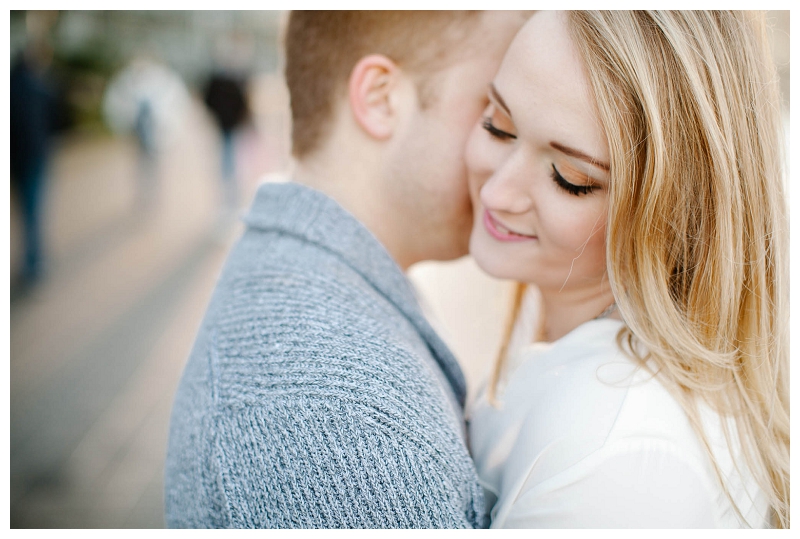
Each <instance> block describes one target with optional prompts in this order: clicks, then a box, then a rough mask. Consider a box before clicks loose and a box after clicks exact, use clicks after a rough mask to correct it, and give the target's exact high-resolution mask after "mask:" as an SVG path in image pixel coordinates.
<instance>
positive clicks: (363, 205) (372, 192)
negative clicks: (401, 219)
mask: <svg viewBox="0 0 800 539" xmlns="http://www.w3.org/2000/svg"><path fill="white" fill-rule="evenodd" d="M293 178H294V181H295V182H297V183H300V184H303V185H306V186H308V187H311V188H313V189H316V190H318V191H320V192H322V193H325V194H326V195H328V196H329V197H331V198H332V199H333V200H335V201H336V202H337V203H338V204H339V205H340V206H342V207H343V208H344V209H345V210H347V211H348V212H349V213H350V214H352V215H353V216H354V217H355V218H356V219H358V220H359V221H360V222H361V224H363V225H364V226H365V227H367V229H368V230H369V231H370V232H372V234H373V235H374V236H375V237H376V238H377V239H378V241H380V242H381V244H383V246H384V248H385V249H386V250H387V251H388V252H389V254H390V255H391V256H392V258H394V260H395V262H397V264H398V265H399V266H400V268H401V269H402V270H403V271H406V270H407V269H408V267H409V266H411V264H413V263H415V262H417V260H416V259H414V258H413V256H410V255H409V254H408V253H407V252H406V249H405V244H406V243H407V242H405V241H404V238H403V235H402V230H401V228H402V227H400V226H397V225H398V224H397V223H396V218H395V216H394V214H393V212H392V208H391V204H388V203H387V201H386V200H385V197H382V196H381V183H380V178H379V177H376V175H373V174H371V173H370V172H368V171H367V170H365V168H362V167H351V168H350V169H345V167H341V166H336V163H328V162H327V160H324V159H314V160H311V159H309V160H301V161H300V162H298V163H297V165H296V168H295V171H294V174H293Z"/></svg>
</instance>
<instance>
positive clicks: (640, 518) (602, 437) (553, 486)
mask: <svg viewBox="0 0 800 539" xmlns="http://www.w3.org/2000/svg"><path fill="white" fill-rule="evenodd" d="M622 326H623V322H620V321H617V320H611V319H602V320H593V321H591V322H587V323H585V324H583V325H581V326H580V327H578V328H576V329H575V330H573V331H572V332H571V333H569V334H568V335H566V336H564V337H563V338H561V339H559V340H558V341H556V342H554V343H548V344H546V343H534V344H532V345H529V346H527V347H526V348H525V349H524V350H523V355H522V356H521V357H520V358H518V359H517V361H515V362H514V363H515V364H516V367H515V368H514V370H513V371H511V372H510V373H509V375H508V376H507V383H506V384H505V387H501V390H500V392H499V394H498V400H499V401H500V406H499V408H495V407H493V406H492V405H491V404H489V403H488V402H487V400H486V395H485V392H484V393H482V394H481V395H480V396H479V397H478V399H477V401H476V403H475V404H474V406H473V407H472V410H471V411H470V416H471V418H470V444H471V449H472V453H473V457H474V459H475V463H476V466H477V469H478V474H479V476H480V478H481V481H482V483H483V486H484V488H485V489H486V491H487V502H488V503H492V500H495V499H496V503H495V504H494V507H493V509H492V512H491V516H492V527H493V528H718V527H721V528H735V527H747V526H749V527H766V526H767V525H768V520H767V519H768V503H767V500H766V496H765V495H764V493H763V492H762V491H761V490H760V489H759V488H758V486H757V485H756V483H755V481H754V480H753V478H752V476H751V475H750V474H749V472H747V470H746V467H745V466H744V464H743V461H742V459H741V456H740V454H739V453H738V449H737V450H736V454H735V455H731V453H730V451H729V450H728V447H727V443H726V442H725V438H724V435H723V432H722V428H721V424H720V416H719V415H718V414H716V413H714V412H712V411H711V410H710V409H709V408H707V407H705V408H701V417H702V421H703V423H704V427H705V432H706V434H707V436H708V438H709V442H710V444H711V447H712V451H713V452H714V455H715V456H716V458H717V461H718V463H719V465H720V468H721V470H722V473H723V474H724V476H725V478H726V481H727V482H728V484H729V490H730V493H731V495H732V497H733V499H734V500H735V502H736V504H737V506H738V507H739V509H740V511H741V512H742V514H743V515H744V517H745V519H746V522H741V521H740V519H739V517H738V516H737V515H736V512H735V510H734V509H733V507H732V505H731V503H730V501H729V500H728V498H727V496H726V494H725V493H724V491H723V489H722V488H721V486H720V484H719V481H718V479H717V477H716V475H715V473H714V470H713V468H712V464H711V460H710V459H709V457H708V456H707V453H706V450H705V449H704V448H703V446H702V445H701V442H700V439H699V437H698V436H697V435H696V434H695V432H694V430H693V429H692V427H691V425H690V423H689V420H688V418H687V416H686V413H685V412H684V411H683V409H682V407H681V406H680V404H679V403H678V402H677V401H676V400H675V399H674V398H673V397H672V396H671V395H670V394H669V393H668V392H667V391H666V389H665V388H664V387H663V386H662V384H661V383H660V382H659V381H658V379H657V378H654V377H653V376H652V375H651V374H649V373H647V372H646V371H645V370H644V369H642V368H640V367H638V366H637V365H636V364H635V363H634V362H633V360H631V359H630V358H629V357H628V356H626V355H625V354H623V353H622V351H621V350H620V349H619V348H618V346H617V344H616V335H617V333H618V331H619V330H620V329H621V328H622ZM732 427H734V424H733V422H732V421H729V428H732ZM732 432H733V433H735V432H736V431H735V428H734V430H732ZM734 462H736V463H738V464H739V466H738V468H740V469H742V470H743V472H744V474H743V475H740V474H739V473H737V472H736V468H737V466H735V465H734Z"/></svg>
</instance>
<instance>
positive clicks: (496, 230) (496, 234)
mask: <svg viewBox="0 0 800 539" xmlns="http://www.w3.org/2000/svg"><path fill="white" fill-rule="evenodd" d="M483 226H485V227H486V230H487V231H488V232H489V235H491V236H492V237H493V238H494V239H496V240H498V241H530V240H535V239H536V236H525V235H524V234H518V233H516V232H512V231H511V230H509V229H508V228H506V227H505V226H503V225H502V224H500V223H499V222H498V221H497V220H495V219H494V217H492V216H491V215H490V214H489V212H488V211H484V212H483Z"/></svg>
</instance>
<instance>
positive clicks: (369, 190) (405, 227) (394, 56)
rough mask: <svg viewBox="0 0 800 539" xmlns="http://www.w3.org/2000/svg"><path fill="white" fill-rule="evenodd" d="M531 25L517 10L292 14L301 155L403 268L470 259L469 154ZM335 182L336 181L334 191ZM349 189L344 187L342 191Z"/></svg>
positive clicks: (291, 80)
mask: <svg viewBox="0 0 800 539" xmlns="http://www.w3.org/2000/svg"><path fill="white" fill-rule="evenodd" d="M524 21H525V17H524V16H523V15H522V14H520V13H514V12H450V11H446V12H436V11H422V12H417V11H396V12H392V11H375V12H371V11H355V12H354V11H335V12H292V14H291V15H290V18H289V24H288V27H287V31H286V80H287V84H288V86H289V94H290V98H291V106H292V120H293V128H292V143H293V150H292V151H293V154H294V156H295V157H296V158H297V159H298V162H299V164H300V167H302V166H303V165H304V164H305V163H310V162H313V163H314V164H315V167H314V170H316V171H317V172H316V175H317V176H320V175H323V174H324V175H325V176H326V178H315V179H314V181H313V185H314V186H315V187H318V188H320V189H322V190H323V191H326V192H328V193H329V194H331V195H332V196H334V198H336V199H337V200H338V201H339V202H340V203H342V205H343V206H345V208H346V209H348V210H350V211H351V212H352V213H353V214H354V215H355V216H356V217H358V218H359V219H361V220H362V221H363V222H364V224H365V225H367V227H368V228H370V230H371V231H372V232H373V233H374V234H375V235H376V236H377V237H378V239H380V240H381V241H382V242H383V243H384V245H385V246H386V247H387V249H388V250H389V252H390V253H391V254H392V255H393V256H394V257H395V259H396V260H397V261H398V263H400V265H401V266H402V267H404V268H406V267H408V266H409V265H411V264H413V263H414V262H417V261H420V260H426V259H439V260H447V259H452V258H457V257H459V256H462V255H464V254H466V252H467V247H468V240H469V232H470V228H471V223H472V213H471V206H470V202H469V196H468V192H467V184H466V171H465V168H464V162H463V150H464V146H465V144H466V139H467V137H468V135H469V132H470V130H471V128H472V126H473V125H474V123H475V122H476V121H477V120H478V118H479V117H480V113H481V111H482V110H483V108H484V107H485V105H486V103H487V100H486V91H487V87H488V84H489V82H490V80H491V79H492V77H493V76H494V74H495V72H496V70H497V67H498V66H499V63H500V60H501V59H502V56H503V53H504V52H505V49H506V48H507V47H508V44H509V43H510V42H511V39H512V38H513V36H514V34H515V33H516V31H517V30H518V29H519V28H520V27H521V26H522V24H523V23H524ZM326 182H328V183H326ZM345 183H346V184H348V185H343V184H345Z"/></svg>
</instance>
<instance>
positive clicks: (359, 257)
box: [165, 183, 488, 528]
mask: <svg viewBox="0 0 800 539" xmlns="http://www.w3.org/2000/svg"><path fill="white" fill-rule="evenodd" d="M246 223H247V230H246V232H245V234H244V236H243V237H242V238H241V240H240V241H239V243H238V244H237V245H236V246H235V247H234V249H233V251H232V252H231V254H230V256H229V258H228V261H227V263H226V266H225V268H224V270H223V272H222V275H221V277H220V279H219V282H218V284H217V287H216V290H215V292H214V295H213V297H212V300H211V303H210V306H209V308H208V312H207V313H206V316H205V318H204V320H203V323H202V326H201V328H200V331H199V334H198V336H197V340H196V342H195V345H194V348H193V350H192V353H191V356H190V357H189V361H188V363H187V365H186V368H185V371H184V373H183V377H182V379H181V382H180V386H179V388H178V392H177V395H176V397H175V402H174V406H173V411H172V419H171V424H170V433H169V447H168V452H167V463H166V476H165V490H166V492H165V504H166V520H167V525H168V526H170V527H237V528H239V527H287V528H288V527H305V528H333V527H336V528H339V527H344V528H362V527H370V528H371V527H397V528H401V527H424V528H435V527H448V528H450V527H452V528H467V527H485V526H486V525H488V521H487V517H486V514H485V511H484V506H483V492H482V489H481V487H480V486H479V484H478V479H477V475H476V472H475V468H474V466H473V464H472V461H471V459H470V456H469V454H468V452H467V448H466V445H465V441H464V425H463V419H462V406H463V401H464V394H465V387H464V379H463V376H462V374H461V371H460V369H459V367H458V364H457V363H456V361H455V359H454V358H453V356H452V354H451V353H450V351H449V350H448V349H447V347H446V346H445V345H444V343H443V342H442V341H441V340H440V339H439V337H438V336H437V335H436V333H435V332H434V331H433V329H432V328H431V327H430V325H429V324H428V322H427V321H426V320H425V318H424V317H423V315H422V313H421V311H420V309H419V306H418V304H417V302H416V300H415V297H414V292H413V289H412V288H411V286H410V284H409V282H408V280H407V279H406V277H405V276H404V275H403V273H402V272H401V270H400V268H399V267H398V266H397V265H396V264H395V262H394V261H393V260H392V258H391V257H390V256H389V254H388V253H387V252H386V251H385V249H384V248H383V246H382V245H381V244H380V243H379V242H378V241H377V240H376V239H375V237H374V236H373V235H372V234H370V232H369V231H368V230H367V229H366V228H365V227H364V226H363V225H361V224H360V223H359V222H358V221H357V220H356V219H354V218H353V217H352V216H351V215H350V214H349V213H347V212H346V211H345V210H344V209H342V208H341V206H339V205H338V204H336V203H335V202H334V201H333V200H331V199H330V198H328V197H326V196H325V195H323V194H321V193H319V192H317V191H314V190H312V189H310V188H307V187H304V186H301V185H298V184H294V183H287V184H265V185H263V186H262V187H261V188H260V189H259V191H258V193H257V195H256V198H255V201H254V203H253V206H252V209H251V211H250V213H249V215H248V216H247V218H246Z"/></svg>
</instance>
